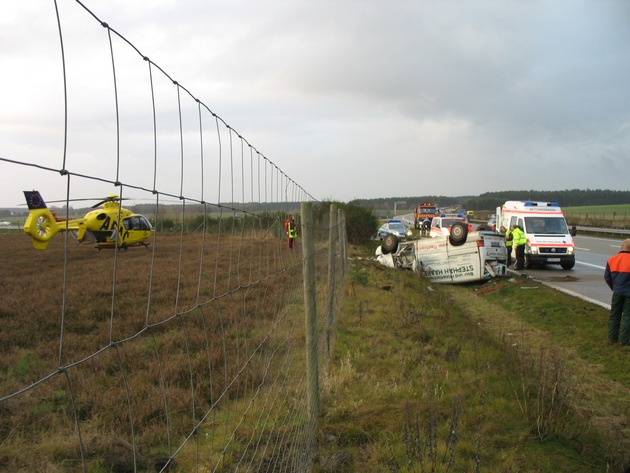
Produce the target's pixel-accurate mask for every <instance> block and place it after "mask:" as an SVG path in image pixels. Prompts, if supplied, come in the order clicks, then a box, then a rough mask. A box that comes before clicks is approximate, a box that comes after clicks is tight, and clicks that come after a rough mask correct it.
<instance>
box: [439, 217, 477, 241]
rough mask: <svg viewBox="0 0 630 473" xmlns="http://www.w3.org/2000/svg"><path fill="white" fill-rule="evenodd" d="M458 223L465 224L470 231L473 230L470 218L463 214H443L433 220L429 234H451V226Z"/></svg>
mask: <svg viewBox="0 0 630 473" xmlns="http://www.w3.org/2000/svg"><path fill="white" fill-rule="evenodd" d="M456 223H461V224H463V225H464V226H465V227H466V230H467V231H468V232H472V225H470V224H469V223H468V220H467V219H466V217H464V215H463V214H441V215H440V216H439V217H435V218H434V219H433V220H432V221H431V231H430V233H429V236H432V237H437V236H449V235H450V234H451V228H452V227H453V225H454V224H456Z"/></svg>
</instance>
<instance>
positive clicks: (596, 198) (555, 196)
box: [352, 189, 630, 210]
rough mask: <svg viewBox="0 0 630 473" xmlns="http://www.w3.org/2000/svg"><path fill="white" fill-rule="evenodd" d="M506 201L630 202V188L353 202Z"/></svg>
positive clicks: (379, 205) (477, 205) (472, 205)
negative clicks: (622, 189) (626, 189)
mask: <svg viewBox="0 0 630 473" xmlns="http://www.w3.org/2000/svg"><path fill="white" fill-rule="evenodd" d="M506 200H533V201H539V202H557V203H558V204H560V205H561V206H562V207H578V206H584V205H615V204H630V191H615V190H608V189H586V190H584V189H566V190H561V191H537V190H520V191H500V192H485V193H483V194H480V195H478V196H476V197H475V196H459V197H447V196H435V195H431V196H419V197H387V198H379V199H356V200H354V201H352V203H355V204H357V205H360V206H363V207H371V208H373V209H375V210H391V209H393V208H394V204H395V203H396V202H401V201H405V202H406V205H404V206H401V205H399V206H398V208H400V209H402V208H405V209H412V208H414V207H415V206H416V205H417V204H418V203H420V202H434V203H436V204H437V205H438V206H439V207H450V206H453V205H458V206H460V207H461V208H464V209H466V210H494V209H495V208H497V207H498V206H499V205H501V204H503V203H504V202H505V201H506Z"/></svg>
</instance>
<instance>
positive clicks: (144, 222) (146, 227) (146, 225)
mask: <svg viewBox="0 0 630 473" xmlns="http://www.w3.org/2000/svg"><path fill="white" fill-rule="evenodd" d="M138 220H140V230H151V224H150V223H149V221H148V220H147V219H146V218H144V217H143V216H142V215H139V216H138Z"/></svg>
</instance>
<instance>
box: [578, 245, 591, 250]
mask: <svg viewBox="0 0 630 473" xmlns="http://www.w3.org/2000/svg"><path fill="white" fill-rule="evenodd" d="M575 249H576V250H580V251H591V250H590V248H580V247H578V246H576V247H575Z"/></svg>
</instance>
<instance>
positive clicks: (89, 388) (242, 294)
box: [0, 232, 304, 472]
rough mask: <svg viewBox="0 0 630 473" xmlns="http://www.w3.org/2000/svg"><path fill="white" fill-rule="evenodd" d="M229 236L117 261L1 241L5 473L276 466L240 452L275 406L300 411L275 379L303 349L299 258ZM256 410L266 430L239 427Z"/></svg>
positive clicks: (192, 239) (0, 407)
mask: <svg viewBox="0 0 630 473" xmlns="http://www.w3.org/2000/svg"><path fill="white" fill-rule="evenodd" d="M239 233H240V232H236V235H237V236H234V237H232V236H230V235H226V236H223V235H221V234H212V235H209V234H206V235H202V234H198V233H197V234H164V233H158V234H156V238H155V240H154V241H152V242H151V245H150V246H149V247H148V248H132V249H129V250H128V251H119V252H115V251H113V250H112V251H106V250H103V251H97V250H96V249H94V248H92V247H91V246H90V245H85V244H84V245H76V244H75V242H74V241H72V240H71V239H69V240H68V242H67V251H66V242H65V239H64V237H63V235H62V236H57V237H55V238H54V239H53V240H52V241H51V243H50V245H49V248H48V249H47V250H44V251H37V250H35V249H33V247H32V245H31V242H30V239H29V238H28V237H27V236H25V235H24V234H21V233H17V234H16V233H13V234H0V248H2V254H3V258H2V264H1V266H0V288H1V295H0V354H1V356H0V398H4V399H3V400H2V401H0V419H1V421H0V470H1V471H53V472H54V471H81V470H82V468H83V467H85V468H86V471H91V472H100V471H155V470H159V469H160V468H161V467H162V466H164V465H165V464H166V463H167V461H168V459H169V458H170V457H173V456H174V454H175V452H176V451H177V449H178V448H180V447H182V450H181V452H178V454H177V456H176V458H175V459H174V461H171V463H170V465H169V467H172V468H171V469H172V471H190V470H189V468H193V467H194V466H195V465H200V464H202V465H203V464H212V465H217V464H222V465H224V466H225V467H227V466H226V465H229V464H232V463H233V462H236V461H239V462H242V464H243V465H245V464H246V463H249V464H251V465H256V464H257V463H256V462H259V463H260V462H265V461H269V460H268V458H267V459H265V458H264V457H269V456H272V455H276V456H277V455H279V454H280V453H279V452H281V451H282V449H279V450H274V451H273V452H272V450H268V451H265V450H264V449H262V448H259V449H257V450H255V451H253V452H252V451H251V449H248V448H247V447H248V446H249V445H251V443H252V439H256V440H257V443H258V445H261V444H264V439H265V438H266V437H267V436H274V435H275V436H277V435H279V432H281V427H276V428H275V429H274V427H273V422H272V419H273V418H274V416H275V417H276V418H279V417H280V416H281V415H284V414H280V411H278V412H276V411H275V409H283V410H282V412H286V411H287V410H289V411H291V410H298V411H299V409H301V408H302V407H301V404H302V403H303V393H300V392H294V389H298V390H300V389H302V388H301V384H300V383H298V387H297V388H295V387H293V386H291V385H289V384H286V381H285V379H286V378H287V377H288V373H291V372H292V371H297V370H298V368H296V367H295V363H296V362H297V360H299V356H297V357H296V355H295V354H291V355H290V356H289V355H288V353H289V352H291V353H293V352H294V351H295V350H296V349H298V348H301V346H302V345H301V344H302V343H303V342H302V337H303V329H304V326H303V323H301V324H297V323H296V321H295V316H296V312H297V311H296V310H295V306H296V305H299V304H301V303H302V300H303V299H302V298H303V295H302V292H301V289H302V287H301V284H302V282H301V271H302V267H301V256H300V254H299V253H300V251H299V250H295V251H293V252H291V251H289V250H288V249H287V248H285V245H286V243H285V242H284V241H283V240H280V239H278V238H271V237H268V238H265V239H263V240H261V239H257V240H256V239H254V238H250V237H239V236H238V234H239ZM296 271H298V272H299V273H300V277H299V278H298V277H295V272H296ZM302 351H303V350H302ZM302 351H299V353H301V352H302ZM272 369H277V370H278V372H274V374H273V377H272V376H270V375H268V373H269V372H271V371H272ZM297 376H302V377H303V376H304V374H303V370H301V371H298V373H297ZM298 379H299V378H298ZM272 391H280V392H282V393H283V399H281V400H279V401H278V400H275V401H274V402H271V401H270V399H272V398H270V397H269V396H270V394H269V393H270V392H272ZM263 392H267V394H266V395H267V396H268V397H264V398H263V397H262V394H261V393H263ZM273 399H275V398H273ZM248 403H249V404H250V406H249V407H247V404H248ZM252 403H254V404H255V403H258V404H260V406H261V407H262V406H263V405H265V406H267V407H265V409H268V411H267V412H266V414H265V415H266V419H267V422H268V424H267V426H266V429H263V428H261V427H256V426H255V422H253V421H252V422H253V424H252V425H249V424H248V425H249V426H248V427H247V428H245V427H244V426H243V427H242V428H241V429H237V426H239V425H240V424H239V422H240V423H243V417H244V413H245V412H246V411H245V409H246V408H247V409H249V408H251V404H252ZM257 415H259V414H257ZM298 417H299V416H297V415H296V420H295V422H298ZM258 422H260V419H258ZM243 424H244V423H243ZM290 424H291V423H288V424H285V425H290ZM198 426H199V428H198ZM295 438H299V435H297V436H294V437H293V439H295ZM290 441H292V440H289V439H287V440H285V443H286V444H287V446H286V448H287V449H291V448H293V449H295V448H296V447H295V446H291V445H289V443H290ZM276 448H279V447H276ZM201 452H203V453H201ZM285 454H287V453H285ZM258 457H260V458H258ZM169 471H171V470H169ZM243 471H248V470H246V469H245V468H243Z"/></svg>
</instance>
